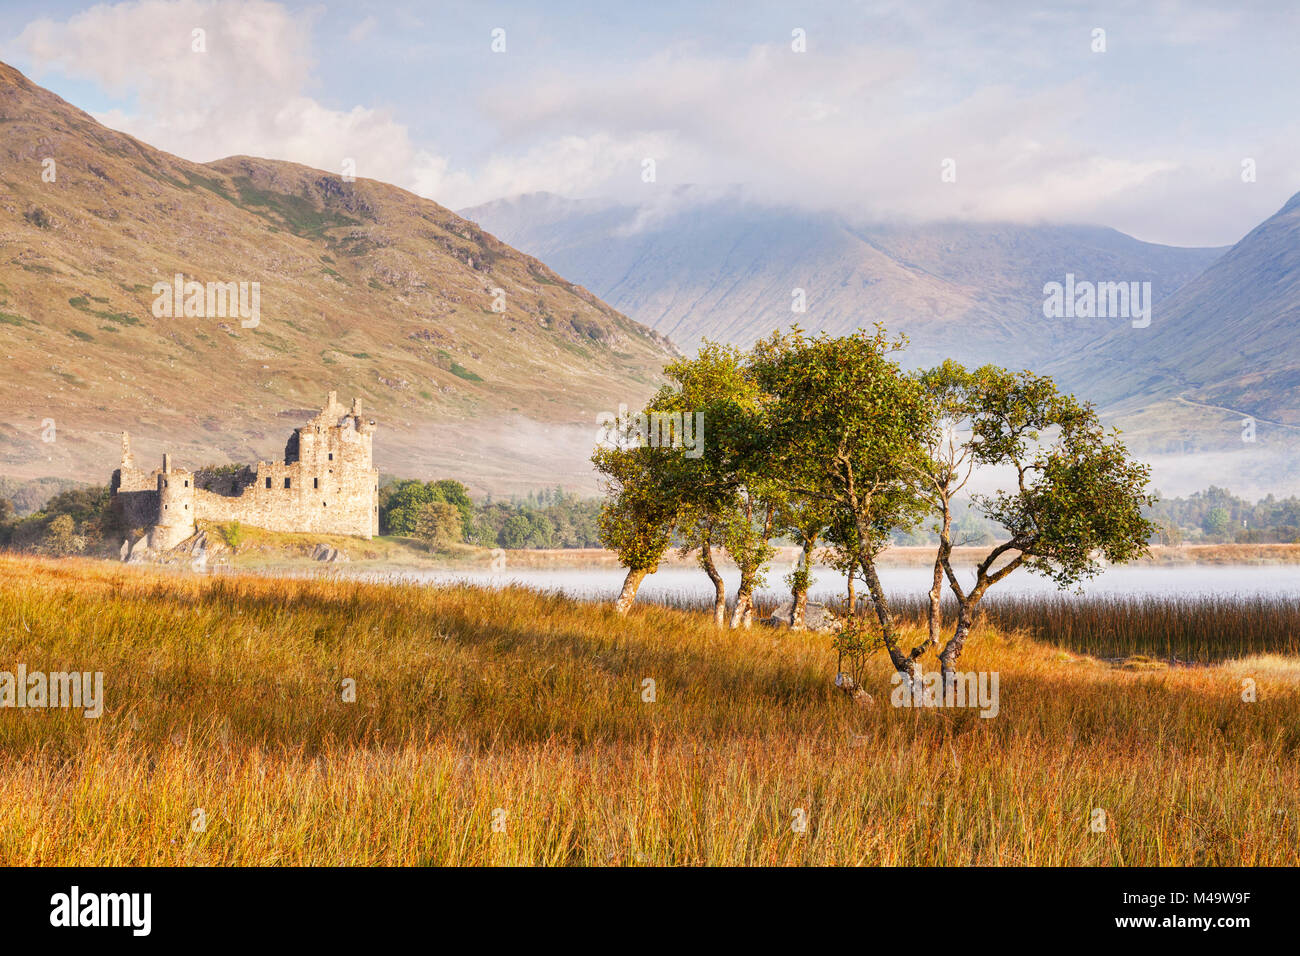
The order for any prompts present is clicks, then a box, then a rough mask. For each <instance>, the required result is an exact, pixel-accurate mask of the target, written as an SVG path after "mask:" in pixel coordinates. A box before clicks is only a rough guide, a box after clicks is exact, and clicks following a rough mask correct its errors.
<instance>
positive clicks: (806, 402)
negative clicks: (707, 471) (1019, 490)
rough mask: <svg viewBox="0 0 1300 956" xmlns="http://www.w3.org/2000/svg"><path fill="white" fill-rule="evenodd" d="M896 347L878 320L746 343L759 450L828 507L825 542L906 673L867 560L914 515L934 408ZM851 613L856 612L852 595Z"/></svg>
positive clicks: (797, 489)
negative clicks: (755, 390) (844, 330)
mask: <svg viewBox="0 0 1300 956" xmlns="http://www.w3.org/2000/svg"><path fill="white" fill-rule="evenodd" d="M901 347H902V341H901V340H898V341H891V340H889V339H888V338H886V336H885V332H884V330H883V329H882V328H880V327H879V326H877V327H876V330H875V332H874V333H868V332H865V331H862V330H859V331H857V332H855V333H853V334H852V335H849V336H845V337H842V338H831V337H830V336H828V335H826V334H825V333H823V334H821V335H819V336H816V337H809V336H806V335H805V334H804V333H803V332H802V331H801V330H800V329H799V328H798V327H795V328H793V329H792V330H791V331H790V332H789V333H784V334H783V333H779V332H778V333H775V334H774V335H772V336H771V337H770V338H768V339H766V340H764V341H761V342H759V343H758V344H757V345H756V346H755V348H754V358H753V367H754V370H755V374H756V377H757V380H758V381H759V383H760V385H761V386H762V388H763V390H764V391H765V392H766V393H767V408H766V428H765V432H764V437H763V450H762V454H764V455H766V456H767V458H768V459H769V469H770V471H769V473H770V474H771V475H772V476H773V480H774V481H776V482H778V483H779V484H780V485H781V486H782V487H783V489H784V491H785V493H786V494H787V495H788V496H789V498H790V499H791V500H804V501H810V502H819V503H821V504H822V505H824V506H825V507H827V508H828V509H829V510H830V512H831V515H830V522H829V524H828V529H827V535H828V541H829V543H830V544H831V545H832V547H833V548H834V549H835V551H836V552H838V554H839V556H840V559H841V560H842V562H843V563H844V565H845V566H847V568H848V570H849V574H850V580H852V575H853V574H854V573H855V572H857V571H860V572H861V573H862V576H863V579H864V580H865V582H866V584H867V589H868V591H869V593H870V595H871V600H872V604H873V605H874V608H875V611H876V619H877V621H878V623H879V626H880V629H881V637H882V641H883V643H884V646H885V648H886V650H887V651H888V653H889V655H890V659H891V660H892V661H893V663H894V666H895V667H896V668H897V669H898V670H899V671H902V672H905V673H907V674H909V675H910V674H912V673H913V670H914V661H915V659H916V657H917V656H919V651H917V652H913V654H911V655H909V654H905V653H904V652H903V651H902V649H901V648H900V647H899V643H898V631H897V628H896V626H895V623H894V616H893V612H892V609H891V607H890V604H889V599H888V596H887V595H886V594H885V591H884V588H883V586H882V585H881V583H880V578H879V575H878V574H877V573H876V567H875V561H876V557H877V556H878V555H879V553H880V552H881V551H882V550H883V549H884V548H885V547H886V546H887V545H888V544H889V541H890V532H891V531H892V530H893V529H895V528H898V527H910V526H912V525H913V524H915V522H916V520H917V519H918V518H919V516H920V514H921V513H922V510H923V505H924V502H923V501H922V500H921V499H920V497H919V495H918V494H917V493H916V490H915V485H914V483H913V481H912V477H913V475H914V473H915V469H916V467H917V466H918V464H919V462H920V461H921V460H922V459H923V457H924V449H923V447H922V440H923V438H924V436H926V435H927V434H928V433H929V430H930V429H931V427H932V424H933V423H932V419H933V412H932V408H931V405H930V403H929V402H928V401H927V397H926V395H925V393H924V390H923V389H922V387H921V385H920V383H918V382H917V381H915V380H914V379H911V378H908V377H907V376H905V375H903V373H902V372H901V370H900V369H899V367H898V364H897V363H896V362H895V361H894V360H893V359H892V358H891V357H890V356H891V354H892V353H894V352H896V351H897V350H899V349H900V348H901ZM849 613H850V614H851V615H852V614H856V608H855V607H853V605H852V602H851V603H850V608H849Z"/></svg>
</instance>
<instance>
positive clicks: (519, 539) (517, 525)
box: [497, 512, 533, 550]
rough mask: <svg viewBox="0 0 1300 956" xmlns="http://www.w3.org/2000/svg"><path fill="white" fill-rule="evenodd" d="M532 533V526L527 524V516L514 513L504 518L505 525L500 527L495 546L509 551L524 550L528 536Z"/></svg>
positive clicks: (521, 513)
mask: <svg viewBox="0 0 1300 956" xmlns="http://www.w3.org/2000/svg"><path fill="white" fill-rule="evenodd" d="M532 532H533V526H532V524H531V522H529V520H528V517H527V515H525V514H524V513H523V512H516V513H515V514H512V515H511V516H510V517H508V518H506V520H505V523H504V524H502V525H501V530H500V531H499V532H498V533H497V544H499V545H500V546H501V547H503V548H510V549H511V550H517V549H519V548H526V547H528V536H529V535H530V534H532Z"/></svg>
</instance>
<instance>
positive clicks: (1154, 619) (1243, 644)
mask: <svg viewBox="0 0 1300 956" xmlns="http://www.w3.org/2000/svg"><path fill="white" fill-rule="evenodd" d="M981 621H982V622H983V623H984V624H985V625H986V626H989V627H993V628H998V629H1003V630H1007V629H1010V630H1024V631H1027V632H1028V633H1030V634H1032V635H1033V636H1034V637H1036V638H1037V639H1039V640H1041V641H1045V642H1047V643H1050V644H1053V645H1056V646H1058V647H1064V648H1069V649H1071V650H1074V651H1078V652H1080V653H1083V654H1091V655H1093V656H1096V657H1128V656H1131V655H1135V654H1143V655H1148V656H1151V657H1158V658H1161V659H1164V660H1179V661H1195V662H1210V661H1223V660H1229V659H1231V658H1238V657H1247V656H1250V655H1252V654H1285V655H1292V656H1294V655H1297V654H1300V595H1298V596H1296V597H1283V596H1276V595H1271V596H1270V595H1260V596H1251V597H1220V596H1215V595H1203V596H1198V597H1187V596H1177V595H1167V596H1162V595H1143V596H1138V597H1123V596H1115V595H1101V596H1096V597H1078V596H1074V597H1070V596H1065V595H1041V596H1033V597H1012V598H996V599H992V600H990V601H988V602H987V604H985V605H984V607H983V611H982V614H981Z"/></svg>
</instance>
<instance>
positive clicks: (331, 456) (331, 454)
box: [330, 452, 334, 461]
mask: <svg viewBox="0 0 1300 956" xmlns="http://www.w3.org/2000/svg"><path fill="white" fill-rule="evenodd" d="M333 460H334V452H330V461H333Z"/></svg>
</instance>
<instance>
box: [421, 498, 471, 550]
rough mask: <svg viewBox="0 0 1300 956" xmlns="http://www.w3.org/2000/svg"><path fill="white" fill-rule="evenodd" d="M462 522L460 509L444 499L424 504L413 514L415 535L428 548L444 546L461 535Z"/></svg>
mask: <svg viewBox="0 0 1300 956" xmlns="http://www.w3.org/2000/svg"><path fill="white" fill-rule="evenodd" d="M463 532H464V522H463V518H462V516H461V512H460V509H459V508H457V507H456V506H455V505H453V504H448V503H447V502H445V501H431V502H429V503H427V504H425V505H424V506H423V507H421V508H420V510H419V511H418V512H417V513H416V516H415V535H414V536H415V537H416V538H419V539H420V540H421V541H423V542H424V543H425V544H426V545H428V547H429V548H430V549H432V548H435V547H446V546H447V545H450V544H454V543H456V542H457V541H460V540H461V539H462V537H463Z"/></svg>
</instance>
